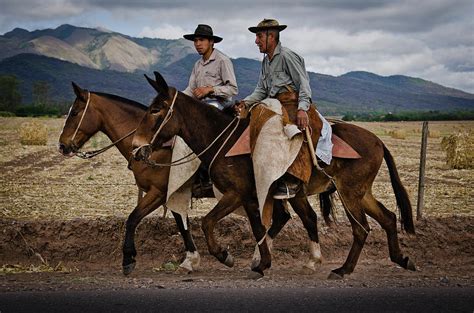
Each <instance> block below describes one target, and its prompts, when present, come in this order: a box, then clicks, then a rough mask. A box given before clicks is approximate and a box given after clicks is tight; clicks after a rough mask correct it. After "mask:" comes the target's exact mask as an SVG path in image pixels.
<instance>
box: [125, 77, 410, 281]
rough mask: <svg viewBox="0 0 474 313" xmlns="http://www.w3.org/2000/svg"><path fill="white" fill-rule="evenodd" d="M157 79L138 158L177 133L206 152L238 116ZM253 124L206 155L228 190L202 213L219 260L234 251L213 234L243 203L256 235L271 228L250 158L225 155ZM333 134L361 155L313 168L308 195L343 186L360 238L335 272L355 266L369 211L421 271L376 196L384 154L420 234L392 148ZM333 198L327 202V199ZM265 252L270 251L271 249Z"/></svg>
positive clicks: (394, 255) (401, 203)
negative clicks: (263, 220)
mask: <svg viewBox="0 0 474 313" xmlns="http://www.w3.org/2000/svg"><path fill="white" fill-rule="evenodd" d="M155 78H156V81H153V80H151V79H149V78H148V77H147V79H148V81H149V83H150V84H151V85H152V86H153V88H155V90H156V91H157V92H158V96H157V97H156V98H155V99H154V100H153V102H152V104H151V105H150V107H149V109H148V111H147V114H146V115H145V117H144V118H143V120H142V122H141V124H140V125H139V127H138V128H137V132H136V133H135V136H134V140H133V145H134V147H137V148H138V147H141V149H139V150H138V151H137V153H136V157H137V158H146V157H148V155H149V154H150V152H151V151H152V150H153V149H155V147H158V146H159V145H160V144H162V143H163V142H164V141H165V140H168V139H169V138H171V137H172V136H174V135H179V136H181V137H182V138H183V139H184V141H186V143H187V144H188V145H189V147H190V148H191V149H192V150H193V151H195V152H196V153H197V152H200V151H204V149H205V148H206V147H207V146H208V145H209V144H210V143H211V140H212V139H213V138H216V136H217V134H219V133H220V132H222V130H223V129H224V127H225V125H227V124H229V123H230V122H231V120H232V118H231V117H229V116H226V115H225V114H224V113H222V112H219V111H218V110H215V109H214V108H212V107H210V106H205V105H203V104H202V103H201V102H199V101H196V100H194V99H192V98H190V97H187V96H186V95H184V94H181V93H179V92H178V91H176V90H175V89H174V88H169V87H168V85H167V83H166V81H165V80H164V79H163V77H162V76H161V75H160V74H159V73H157V72H155ZM247 124H248V121H245V122H243V123H241V125H240V126H239V127H238V128H237V129H236V132H235V133H234V134H233V135H232V136H231V137H230V140H228V142H227V143H225V145H224V147H223V149H221V150H218V148H219V147H220V145H222V144H223V143H224V142H223V139H221V140H218V141H217V142H216V147H212V149H209V150H208V151H206V152H205V153H204V154H202V155H201V157H200V158H201V160H202V162H203V163H205V164H206V165H209V164H210V163H211V160H214V161H213V164H212V167H211V168H210V174H211V177H212V179H213V181H214V182H215V184H216V186H217V188H218V189H219V190H220V191H221V192H223V193H224V198H223V200H224V201H220V202H219V203H218V205H217V206H216V207H214V209H213V210H212V211H211V212H210V214H208V215H207V216H206V217H205V218H204V219H203V225H202V228H203V230H204V233H205V234H206V239H207V240H208V247H209V251H210V252H211V254H213V255H215V256H216V257H217V258H218V259H219V260H221V259H222V258H224V257H225V256H226V255H227V251H225V250H223V249H222V248H221V247H220V246H219V245H218V244H217V243H216V241H215V239H214V236H213V232H212V231H213V228H214V225H215V223H216V222H217V221H218V220H219V219H221V218H223V217H224V216H225V215H227V214H229V213H230V212H232V211H233V210H234V209H235V208H236V207H237V206H238V205H239V203H244V206H245V207H246V209H247V214H249V218H250V219H251V221H252V220H253V224H252V227H253V229H254V235H255V238H256V239H257V241H260V240H262V238H264V237H263V234H264V229H262V225H261V224H260V221H257V218H259V212H258V210H257V211H256V210H255V208H256V207H257V204H256V203H255V199H254V197H255V186H254V178H253V169H252V163H251V161H250V158H249V157H248V156H236V157H231V158H225V157H224V154H225V152H226V151H228V149H229V148H230V147H231V146H232V144H233V142H235V140H236V138H238V136H239V135H240V134H241V133H242V131H243V130H244V128H245V127H246V126H247ZM333 132H334V133H335V134H336V135H338V136H339V137H340V138H342V139H344V140H345V141H346V142H348V143H349V144H350V145H351V146H352V147H354V148H355V150H356V151H357V152H358V153H359V154H360V155H361V156H362V158H360V159H339V158H334V159H333V161H332V162H331V164H330V165H329V166H327V167H325V168H324V170H323V171H320V170H316V169H315V170H314V171H313V175H312V178H311V181H310V183H309V185H308V186H307V194H315V193H321V192H327V191H331V190H334V188H337V190H338V192H339V194H340V196H341V199H342V201H343V204H344V207H345V211H346V214H347V216H348V218H349V220H350V222H351V225H352V230H353V237H354V241H353V243H352V248H351V250H350V252H349V255H348V257H347V259H346V262H345V263H344V264H343V265H342V267H340V268H338V269H335V270H333V271H331V274H330V275H329V277H330V278H342V277H343V276H344V275H345V274H350V273H352V272H353V270H354V268H355V266H356V264H357V260H358V258H359V255H360V252H361V250H362V247H363V245H364V243H365V240H366V238H367V235H368V232H369V231H370V230H369V225H368V222H367V219H366V216H365V213H367V214H368V215H369V216H371V217H372V218H374V219H375V220H376V221H377V222H378V223H379V224H380V225H381V226H382V228H383V229H384V230H385V231H386V233H387V239H388V246H389V254H390V258H391V260H392V261H393V262H395V263H397V264H399V265H400V266H402V267H403V268H405V269H410V270H415V266H414V264H413V263H412V262H411V260H409V259H408V257H403V255H402V253H401V250H400V247H399V242H398V235H397V228H396V215H395V214H394V213H392V212H390V211H389V210H387V209H386V208H385V207H384V206H383V204H381V203H380V202H379V201H377V200H376V199H375V198H374V196H373V195H372V184H373V181H374V179H375V177H376V175H377V173H378V171H379V169H380V166H381V164H382V160H383V159H385V161H386V163H387V166H388V168H389V173H390V180H391V184H392V187H393V189H394V192H395V197H396V200H397V206H398V207H399V209H400V211H401V216H402V221H401V222H402V225H403V226H404V228H405V230H406V231H407V232H409V233H414V232H415V228H414V224H413V217H412V208H411V204H410V201H409V198H408V194H407V192H406V190H405V188H404V187H403V185H402V183H401V181H400V178H399V176H398V172H397V169H396V166H395V163H394V160H393V158H392V156H391V154H390V152H389V150H388V149H387V148H386V147H385V145H384V144H383V142H382V141H381V140H380V139H379V138H378V137H377V136H375V135H374V134H372V133H370V132H369V131H367V130H365V129H363V128H360V127H357V126H354V125H351V124H343V123H341V124H336V125H334V126H333ZM224 137H225V136H224ZM218 152H219V153H218ZM294 199H295V200H293V203H291V204H292V206H293V208H294V209H295V211H296V210H297V209H298V210H300V209H302V208H306V209H303V211H302V212H301V214H302V215H304V214H308V215H307V216H310V215H309V214H311V212H312V210H311V207H310V206H309V203H307V200H306V197H305V196H304V195H303V196H301V195H299V196H298V197H296V198H294ZM246 202H247V203H246ZM326 204H328V203H327V202H326ZM308 207H309V209H308ZM313 214H314V212H313ZM303 221H304V218H303ZM305 226H307V225H305ZM316 234H317V232H316ZM263 243H265V241H264V242H263ZM262 246H263V245H262ZM262 246H260V253H262ZM263 250H264V252H265V253H268V251H267V250H266V247H264V248H263ZM269 266H270V256H269V255H262V260H261V263H260V265H259V269H260V270H263V269H265V268H267V267H269Z"/></svg>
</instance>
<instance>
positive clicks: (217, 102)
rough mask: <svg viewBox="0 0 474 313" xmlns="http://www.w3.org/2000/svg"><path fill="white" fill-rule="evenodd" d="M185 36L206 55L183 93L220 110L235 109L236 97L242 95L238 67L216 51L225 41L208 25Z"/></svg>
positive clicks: (200, 60) (198, 50)
mask: <svg viewBox="0 0 474 313" xmlns="http://www.w3.org/2000/svg"><path fill="white" fill-rule="evenodd" d="M183 37H184V38H185V39H188V40H191V41H193V42H194V47H195V48H196V51H197V52H198V53H199V54H200V55H201V56H202V58H200V59H199V60H198V61H197V62H196V63H195V64H194V68H193V71H192V72H191V76H190V78H189V85H188V87H187V88H186V89H185V90H184V91H183V92H184V93H185V94H187V95H188V96H191V97H194V98H197V99H200V100H202V101H205V102H207V103H209V104H211V105H214V106H216V107H218V108H219V109H223V108H224V107H227V106H231V105H232V102H231V101H232V97H233V96H235V95H237V93H238V89H237V81H236V79H235V74H234V67H233V65H232V62H231V61H230V59H229V57H228V56H226V55H225V54H224V53H222V52H221V51H219V50H217V49H216V48H214V44H215V43H218V42H221V41H222V38H221V37H219V36H216V35H214V33H213V31H212V28H211V27H210V26H209V25H204V24H199V25H198V26H197V28H196V30H195V31H194V34H187V35H184V36H183Z"/></svg>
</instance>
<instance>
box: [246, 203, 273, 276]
mask: <svg viewBox="0 0 474 313" xmlns="http://www.w3.org/2000/svg"><path fill="white" fill-rule="evenodd" d="M244 208H245V211H246V212H247V216H248V218H249V221H250V226H251V227H252V232H253V235H254V237H255V239H256V240H257V247H258V250H259V253H260V262H259V264H258V265H257V266H255V264H253V267H252V271H254V272H256V273H258V274H259V275H261V276H263V275H264V274H263V271H264V270H266V269H268V268H270V266H271V264H272V257H271V253H270V249H269V246H271V242H272V241H271V238H269V236H268V235H267V234H266V230H265V226H263V224H262V219H261V217H260V211H259V209H258V202H257V201H251V202H248V203H245V204H244Z"/></svg>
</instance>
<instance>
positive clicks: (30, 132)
mask: <svg viewBox="0 0 474 313" xmlns="http://www.w3.org/2000/svg"><path fill="white" fill-rule="evenodd" d="M20 142H21V144H23V145H38V146H44V145H46V143H47V142H48V129H47V128H46V125H44V124H43V123H41V122H38V121H32V122H25V123H23V124H21V126H20Z"/></svg>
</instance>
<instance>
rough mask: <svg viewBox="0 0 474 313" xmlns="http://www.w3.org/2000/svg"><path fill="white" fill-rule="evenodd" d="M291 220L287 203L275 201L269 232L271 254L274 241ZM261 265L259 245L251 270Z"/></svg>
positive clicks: (268, 240) (268, 239)
mask: <svg viewBox="0 0 474 313" xmlns="http://www.w3.org/2000/svg"><path fill="white" fill-rule="evenodd" d="M290 218H291V215H290V213H288V210H287V208H286V202H284V201H283V200H274V202H273V215H272V226H270V228H269V229H268V232H267V245H268V249H269V251H270V253H271V252H272V247H273V239H275V237H276V236H277V235H278V234H279V233H280V231H281V230H282V229H283V227H284V226H285V225H286V223H287V222H288V220H289V219H290ZM259 263H260V248H259V246H258V244H257V245H256V246H255V251H254V253H253V257H252V263H251V264H250V267H251V268H255V267H257V266H258V264H259Z"/></svg>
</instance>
